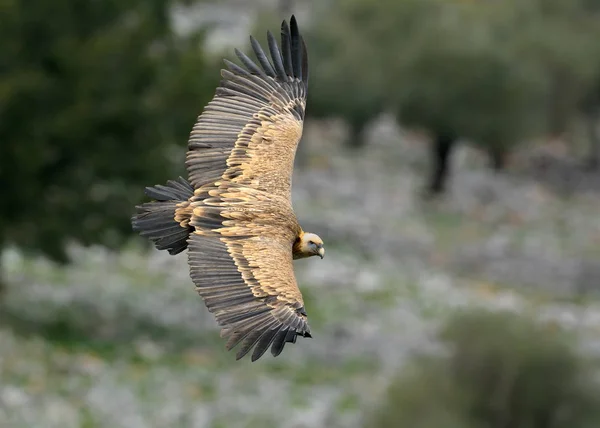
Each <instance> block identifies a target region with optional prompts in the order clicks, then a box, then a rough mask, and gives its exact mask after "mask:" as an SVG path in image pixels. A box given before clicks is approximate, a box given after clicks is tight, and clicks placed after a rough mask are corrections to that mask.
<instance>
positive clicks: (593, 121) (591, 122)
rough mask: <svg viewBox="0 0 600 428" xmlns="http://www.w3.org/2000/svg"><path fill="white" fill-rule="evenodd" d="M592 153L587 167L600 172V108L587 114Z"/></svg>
mask: <svg viewBox="0 0 600 428" xmlns="http://www.w3.org/2000/svg"><path fill="white" fill-rule="evenodd" d="M585 121H586V127H587V132H588V139H589V147H590V151H589V154H588V159H587V167H588V169H590V170H592V171H598V170H600V129H598V128H599V126H600V123H599V122H600V107H599V108H596V109H595V111H591V112H588V113H586V114H585Z"/></svg>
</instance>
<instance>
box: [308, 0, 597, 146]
mask: <svg viewBox="0 0 600 428" xmlns="http://www.w3.org/2000/svg"><path fill="white" fill-rule="evenodd" d="M590 5H592V3H590V2H587V3H586V2H585V1H584V0H576V1H573V2H564V1H561V0H528V1H521V0H509V1H503V2H493V1H468V0H450V1H448V0H378V1H373V0H343V1H342V0H338V1H334V2H332V4H331V5H330V7H329V8H326V7H322V8H321V9H318V11H317V14H316V22H315V24H314V27H313V31H312V33H311V34H310V37H309V38H308V39H309V40H310V41H311V46H310V47H311V60H312V64H313V68H312V77H311V79H312V81H313V84H312V87H311V89H313V90H312V92H311V94H310V95H309V96H310V97H312V98H311V99H312V102H311V104H310V105H309V108H308V110H307V111H308V112H310V110H311V109H312V110H313V114H315V113H318V115H321V116H323V115H326V114H329V115H341V116H343V117H345V118H346V119H347V120H348V121H349V122H350V123H354V122H357V121H360V120H365V118H369V117H370V116H371V115H372V114H373V113H377V112H379V111H381V110H382V109H391V110H393V111H396V112H397V113H398V117H399V119H400V121H401V122H403V123H404V124H406V125H408V126H411V127H417V128H424V129H426V130H429V131H431V132H432V133H433V134H438V135H439V134H452V135H458V136H461V137H465V138H467V139H469V140H471V141H472V142H473V143H475V144H482V145H486V146H489V145H491V146H492V147H505V146H507V145H511V144H514V143H516V142H519V141H520V140H523V139H524V138H526V137H527V136H529V135H531V134H534V133H540V132H544V131H545V130H546V129H547V128H550V129H551V130H552V129H554V128H561V127H564V126H561V125H560V124H559V123H560V121H561V120H563V121H564V122H568V120H569V119H570V117H571V116H572V115H573V114H574V113H575V111H576V106H577V103H578V101H579V100H580V99H581V97H582V95H583V94H585V92H586V90H587V89H588V88H589V85H590V82H591V81H592V80H593V76H594V75H597V74H598V70H600V67H599V66H600V63H598V61H597V60H596V59H595V58H596V57H597V55H594V54H593V53H594V52H597V51H598V47H597V46H598V44H597V40H598V34H597V33H598V32H599V31H600V25H598V24H599V22H600V20H598V11H597V8H595V9H594V8H591V6H590ZM592 6H593V5H592Z"/></svg>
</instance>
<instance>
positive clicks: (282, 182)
mask: <svg viewBox="0 0 600 428" xmlns="http://www.w3.org/2000/svg"><path fill="white" fill-rule="evenodd" d="M267 38H268V45H269V51H270V53H271V59H272V63H271V62H269V60H268V59H267V56H266V54H265V53H264V51H263V50H262V48H261V47H260V45H259V44H258V42H256V40H255V39H253V38H251V42H252V43H251V44H252V48H253V50H254V53H255V55H256V57H257V59H258V62H259V64H260V66H259V65H257V64H256V63H254V62H253V61H252V60H251V59H250V58H248V57H247V56H246V55H244V54H242V53H241V52H239V51H236V53H237V54H238V57H239V58H240V60H241V61H242V64H243V66H244V67H245V68H243V67H241V66H238V65H235V64H233V63H231V62H229V61H226V65H227V67H228V69H229V70H222V72H221V74H222V76H223V80H222V81H221V84H220V86H219V87H218V88H217V91H216V94H215V96H214V98H213V99H212V101H211V102H210V103H209V104H208V105H207V106H206V108H205V109H204V111H203V113H202V114H201V115H200V116H199V117H198V120H197V122H196V124H195V125H194V127H193V129H192V132H191V135H190V138H189V141H188V153H187V158H186V166H187V169H188V173H189V179H190V182H191V183H192V185H193V186H194V188H196V189H198V188H199V187H201V186H204V185H206V184H211V183H214V182H215V181H218V180H220V179H225V180H231V181H233V182H236V183H240V184H244V185H247V186H251V187H254V188H257V189H260V190H264V191H266V192H269V193H272V194H276V195H282V196H286V197H288V198H289V197H290V187H291V177H292V171H293V165H294V157H295V153H296V148H297V146H298V142H299V141H300V137H301V136H302V127H303V119H304V109H305V106H306V92H307V85H308V70H307V56H306V46H305V45H304V41H303V39H302V37H301V35H300V33H299V32H298V26H297V24H296V20H295V18H293V17H292V20H291V31H290V29H289V28H288V26H287V24H285V21H284V23H283V24H282V32H281V46H282V50H281V51H280V50H279V48H278V47H277V42H276V41H275V39H274V37H273V36H272V35H271V34H270V33H268V35H267ZM282 52H283V53H285V54H286V58H284V56H283V55H282ZM290 52H291V60H289V56H288V54H289V53H290Z"/></svg>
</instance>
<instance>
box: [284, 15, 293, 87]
mask: <svg viewBox="0 0 600 428" xmlns="http://www.w3.org/2000/svg"><path fill="white" fill-rule="evenodd" d="M291 44H292V42H291V40H290V27H289V26H288V23H287V21H285V20H284V21H283V22H282V23H281V56H282V57H283V66H284V67H285V72H286V74H287V75H288V76H290V77H293V76H294V69H293V67H292V46H291Z"/></svg>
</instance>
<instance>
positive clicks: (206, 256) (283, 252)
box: [188, 231, 311, 361]
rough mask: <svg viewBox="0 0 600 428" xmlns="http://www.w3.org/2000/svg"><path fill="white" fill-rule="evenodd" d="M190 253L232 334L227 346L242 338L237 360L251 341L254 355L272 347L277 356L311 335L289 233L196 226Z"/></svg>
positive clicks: (199, 285)
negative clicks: (248, 232) (235, 232)
mask: <svg viewBox="0 0 600 428" xmlns="http://www.w3.org/2000/svg"><path fill="white" fill-rule="evenodd" d="M188 257H189V264H190V274H191V277H192V280H193V281H194V283H195V285H196V289H197V291H198V293H199V294H200V296H202V298H203V299H204V302H205V304H206V307H207V308H208V310H209V311H210V312H212V313H213V314H214V315H215V318H216V320H217V322H218V323H219V325H221V326H222V327H223V328H222V330H221V337H227V338H228V341H227V344H226V348H227V349H228V350H230V349H231V348H233V347H235V346H236V345H237V344H239V343H240V342H241V347H240V349H239V351H238V352H237V354H236V359H237V360H239V359H240V358H242V357H243V356H244V355H246V354H247V353H248V352H249V351H250V350H251V349H252V348H253V347H254V352H253V353H252V361H256V360H257V359H259V358H260V357H261V356H262V355H263V354H264V353H265V351H266V350H267V349H268V348H269V347H271V353H272V354H273V356H277V355H279V354H280V353H281V351H282V350H283V347H284V346H285V344H286V343H287V342H292V343H294V342H296V337H297V336H304V337H311V336H310V329H309V326H308V323H307V320H306V312H305V310H304V303H303V301H302V295H301V294H300V290H299V289H298V286H297V284H296V279H295V277H294V270H293V266H292V253H291V249H290V244H289V242H287V240H286V239H282V238H281V237H278V236H276V235H272V234H262V235H259V236H244V235H239V236H235V235H234V236H222V235H219V234H215V233H208V234H207V235H203V234H202V232H201V231H196V232H194V233H192V235H191V237H190V239H189V253H188Z"/></svg>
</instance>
